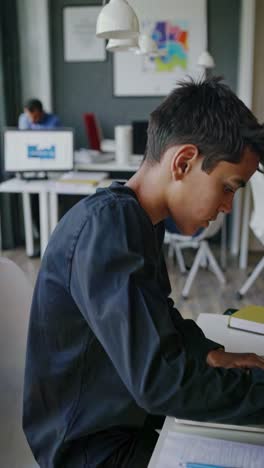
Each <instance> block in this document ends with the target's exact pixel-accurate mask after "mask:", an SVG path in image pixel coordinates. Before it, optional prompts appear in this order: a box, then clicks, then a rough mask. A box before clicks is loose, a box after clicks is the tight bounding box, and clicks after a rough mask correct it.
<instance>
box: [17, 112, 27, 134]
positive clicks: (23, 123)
mask: <svg viewBox="0 0 264 468" xmlns="http://www.w3.org/2000/svg"><path fill="white" fill-rule="evenodd" d="M18 128H19V130H28V129H29V128H30V127H29V124H28V120H27V116H26V115H25V114H21V115H20V116H19V118H18Z"/></svg>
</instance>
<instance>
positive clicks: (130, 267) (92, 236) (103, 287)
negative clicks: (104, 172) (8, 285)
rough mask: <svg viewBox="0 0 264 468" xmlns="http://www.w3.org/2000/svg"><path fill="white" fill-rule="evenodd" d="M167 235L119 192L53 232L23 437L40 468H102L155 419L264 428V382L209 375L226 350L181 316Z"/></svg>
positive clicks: (36, 299) (101, 197) (105, 193)
mask: <svg viewBox="0 0 264 468" xmlns="http://www.w3.org/2000/svg"><path fill="white" fill-rule="evenodd" d="M163 235H164V228H163V225H162V224H159V225H157V226H155V227H154V226H153V225H152V223H151V221H150V219H149V217H148V216H147V214H146V212H145V211H144V210H143V209H142V207H141V206H140V204H139V202H138V200H137V198H136V196H135V194H134V192H133V191H132V190H131V189H129V188H128V187H126V186H123V185H121V184H117V183H115V184H113V185H112V186H111V187H110V188H108V189H101V190H98V191H97V193H96V194H95V195H94V196H91V197H89V198H85V199H83V200H82V201H81V202H80V203H79V204H77V205H75V206H74V207H73V208H72V209H71V210H70V211H69V212H68V213H67V214H66V215H65V216H64V218H63V219H62V220H61V221H60V223H59V224H58V226H57V228H56V229H55V231H54V233H53V235H52V237H51V239H50V242H49V245H48V247H47V250H46V252H45V255H44V258H43V260H42V264H41V268H40V272H39V275H38V279H37V283H36V286H35V291H34V296H33V302H32V308H31V318H30V325H29V335H28V348H27V357H26V371H25V387H24V415H23V425H24V430H25V433H26V436H27V439H28V442H29V444H30V446H31V448H32V451H33V453H34V455H35V457H36V459H37V461H38V463H39V465H40V466H41V467H45V468H52V467H60V468H66V467H70V468H74V467H78V468H80V467H96V466H97V465H98V464H99V463H100V462H101V461H103V460H104V459H106V458H107V457H108V456H109V455H110V454H111V453H112V452H113V451H114V450H116V449H117V448H118V447H120V445H121V444H123V443H124V441H125V440H126V438H127V437H129V430H137V429H138V428H140V427H141V426H142V425H143V424H144V421H145V419H146V416H147V414H161V415H175V416H177V417H179V418H191V419H200V420H206V419H210V420H217V421H228V420H230V421H232V422H244V421H247V422H250V421H252V422H256V421H257V422H262V423H264V409H263V408H264V400H263V390H264V372H263V371H258V370H253V371H252V372H251V373H250V374H247V373H245V372H243V371H241V370H236V369H234V370H225V369H213V368H211V367H208V366H207V365H206V356H207V354H208V352H209V351H210V350H211V349H214V348H217V347H219V345H218V344H216V343H213V342H211V341H210V340H208V339H206V338H205V336H204V335H203V333H202V331H201V330H200V329H199V328H198V327H197V325H196V324H195V323H194V322H193V321H192V320H183V319H182V317H181V315H180V314H179V312H178V311H177V310H176V309H175V308H174V307H173V302H172V300H171V299H169V295H170V284H169V280H168V275H167V271H166V267H165V264H164V259H163V255H162V241H163Z"/></svg>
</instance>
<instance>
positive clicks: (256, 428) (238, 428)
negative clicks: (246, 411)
mask: <svg viewBox="0 0 264 468" xmlns="http://www.w3.org/2000/svg"><path fill="white" fill-rule="evenodd" d="M174 419H175V422H176V424H183V425H185V426H199V427H212V428H213V429H228V430H232V431H244V432H257V433H259V432H263V433H264V425H263V424H261V425H255V426H253V425H250V426H242V425H237V424H224V423H217V422H209V421H192V420H190V419H188V420H187V419H178V418H174ZM263 437H264V435H263ZM263 466H264V463H263Z"/></svg>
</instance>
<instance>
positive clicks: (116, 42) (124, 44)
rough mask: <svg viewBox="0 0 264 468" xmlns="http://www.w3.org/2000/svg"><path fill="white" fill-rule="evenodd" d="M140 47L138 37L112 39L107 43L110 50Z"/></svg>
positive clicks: (120, 50) (116, 50)
mask: <svg viewBox="0 0 264 468" xmlns="http://www.w3.org/2000/svg"><path fill="white" fill-rule="evenodd" d="M137 49H138V40H137V38H136V37H131V38H130V39H110V40H109V41H108V43H107V46H106V50H108V52H126V51H136V50H137Z"/></svg>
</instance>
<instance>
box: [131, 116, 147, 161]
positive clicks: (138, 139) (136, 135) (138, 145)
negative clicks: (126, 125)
mask: <svg viewBox="0 0 264 468" xmlns="http://www.w3.org/2000/svg"><path fill="white" fill-rule="evenodd" d="M132 128H133V149H132V152H133V154H144V153H145V149H146V145H147V136H148V135H147V130H148V121H146V120H143V121H134V122H132Z"/></svg>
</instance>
